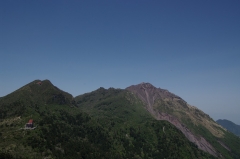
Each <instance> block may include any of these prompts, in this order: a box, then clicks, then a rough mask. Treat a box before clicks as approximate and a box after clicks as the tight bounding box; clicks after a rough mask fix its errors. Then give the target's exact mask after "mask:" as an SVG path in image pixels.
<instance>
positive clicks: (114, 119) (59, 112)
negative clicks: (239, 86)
mask: <svg viewBox="0 0 240 159" xmlns="http://www.w3.org/2000/svg"><path fill="white" fill-rule="evenodd" d="M28 121H33V124H34V128H26V125H27V124H26V123H27V122H28ZM0 140H1V142H0V158H94V159H95V158H113V159H114V158H116V159H117V158H136V159H141V158H142V159H148V158H149V159H150V158H156V159H159V158H176V159H179V158H186V159H188V158H189V159H192V158H229V159H231V158H232V159H237V158H240V152H239V149H240V138H238V137H237V136H235V135H233V134H232V133H230V132H228V131H227V130H226V129H225V128H223V127H222V126H221V125H219V124H218V123H217V122H215V121H214V120H213V119H212V118H211V117H210V116H209V115H207V114H205V113H204V112H203V111H201V110H200V109H198V108H197V107H194V106H191V105H189V104H188V103H187V102H186V101H184V100H183V99H182V98H181V97H179V96H177V95H175V94H173V93H171V92H169V91H168V90H165V89H161V88H156V87H154V86H153V85H151V84H150V83H140V84H137V85H132V86H129V87H127V88H126V89H115V88H109V89H105V88H102V87H100V88H99V89H97V90H95V91H92V92H90V93H85V94H82V95H79V96H76V97H73V96H72V95H71V94H69V93H67V92H64V91H62V90H61V89H59V88H57V87H56V86H54V85H53V84H52V83H51V82H50V81H49V80H43V81H41V80H35V81H32V82H30V83H29V84H26V85H25V86H23V87H21V88H19V89H18V90H16V91H14V92H12V93H10V94H8V95H6V96H4V97H1V98H0Z"/></svg>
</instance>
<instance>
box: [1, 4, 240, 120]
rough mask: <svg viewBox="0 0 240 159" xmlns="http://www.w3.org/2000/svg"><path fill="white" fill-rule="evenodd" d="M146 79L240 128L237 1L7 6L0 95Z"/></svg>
mask: <svg viewBox="0 0 240 159" xmlns="http://www.w3.org/2000/svg"><path fill="white" fill-rule="evenodd" d="M35 79H41V80H44V79H49V80H50V81H51V82H52V83H53V84H54V85H56V86H57V87H59V88H60V89H62V90H64V91H67V92H69V93H71V94H72V95H73V96H76V95H80V94H83V93H86V92H90V91H93V90H95V89H97V88H99V87H105V88H109V87H115V88H126V87H128V86H130V85H133V84H138V83H141V82H150V83H152V84H153V85H154V86H156V87H160V88H164V89H168V90H169V91H170V92H172V93H174V94H176V95H178V96H180V97H182V98H183V99H184V100H186V101H187V102H188V103H189V104H191V105H194V106H196V107H198V108H199V109H201V110H203V111H204V112H205V113H207V114H209V115H210V116H211V117H212V118H213V119H215V120H216V119H228V120H231V121H233V122H235V123H236V124H240V83H239V81H240V1H239V0H230V1H227V0H199V1H193V0H188V1H186V0H181V1H180V0H171V1H169V0H85V1H82V0H72V1H66V0H64V1H62V0H51V1H49V0H41V1H38V0H24V1H20V0H1V1H0V96H5V95H7V94H9V93H11V92H12V91H14V90H16V89H18V88H19V87H21V86H23V85H25V84H27V83H29V82H31V81H33V80H35Z"/></svg>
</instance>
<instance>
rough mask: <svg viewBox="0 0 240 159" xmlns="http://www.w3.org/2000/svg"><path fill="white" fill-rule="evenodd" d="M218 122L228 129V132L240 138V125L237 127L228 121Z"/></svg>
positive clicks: (220, 120)
mask: <svg viewBox="0 0 240 159" xmlns="http://www.w3.org/2000/svg"><path fill="white" fill-rule="evenodd" d="M216 122H217V123H218V124H220V125H222V126H223V127H224V128H226V129H227V130H228V131H230V132H232V133H233V134H235V135H237V136H239V137H240V125H237V124H235V123H233V122H231V121H229V120H226V119H223V120H222V119H219V120H217V121H216Z"/></svg>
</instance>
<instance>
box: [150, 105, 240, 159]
mask: <svg viewBox="0 0 240 159" xmlns="http://www.w3.org/2000/svg"><path fill="white" fill-rule="evenodd" d="M154 107H155V109H156V110H158V111H160V112H166V113H169V114H172V115H174V116H176V117H178V119H180V120H181V121H182V122H183V123H184V124H185V125H186V126H187V127H188V128H189V129H190V130H191V131H192V132H193V133H194V134H195V135H200V136H203V137H204V138H205V139H206V140H207V141H208V142H209V143H211V145H212V146H214V147H215V149H216V150H217V151H218V152H220V153H221V154H222V156H223V157H224V158H228V159H232V158H234V159H238V158H240V151H239V149H240V139H239V138H237V137H235V136H234V135H233V134H231V133H229V132H227V131H225V130H223V129H222V128H221V127H220V126H219V125H217V124H216V123H215V121H214V120H213V119H211V118H210V117H209V116H208V115H207V114H205V113H204V112H202V111H201V110H199V109H197V108H195V107H192V106H188V105H187V104H186V103H180V105H179V103H177V102H175V103H173V102H169V101H163V100H159V101H157V102H156V103H155V104H154ZM220 142H221V143H223V144H224V145H225V146H226V147H228V148H229V149H230V150H231V151H229V150H227V149H226V148H224V147H223V146H222V145H221V144H220Z"/></svg>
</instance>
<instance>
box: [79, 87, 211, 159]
mask: <svg viewBox="0 0 240 159" xmlns="http://www.w3.org/2000/svg"><path fill="white" fill-rule="evenodd" d="M75 100H76V103H77V105H78V106H79V108H80V109H81V110H82V111H84V112H87V113H88V114H89V115H91V117H92V118H94V119H95V120H97V121H98V122H99V123H100V124H101V125H102V126H103V127H107V128H108V132H109V134H110V135H111V137H112V138H114V139H115V142H114V145H113V146H114V147H115V149H118V150H119V151H120V153H121V154H124V156H125V157H126V158H214V157H213V156H210V155H209V154H207V153H204V152H203V151H200V150H198V149H197V147H196V146H195V145H194V144H193V143H191V142H189V141H188V140H187V138H185V137H184V135H183V134H182V133H181V132H180V131H179V130H178V129H177V128H175V127H174V126H173V125H172V124H170V123H169V122H166V121H157V120H155V119H154V118H153V117H152V116H151V115H150V114H149V113H148V112H147V111H146V110H145V109H144V104H143V103H142V101H141V100H139V99H138V98H137V97H136V96H134V95H133V94H132V93H130V92H129V91H126V90H121V89H114V88H109V89H104V88H99V89H98V90H96V91H93V92H91V93H86V94H84V95H80V96H77V97H75Z"/></svg>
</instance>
